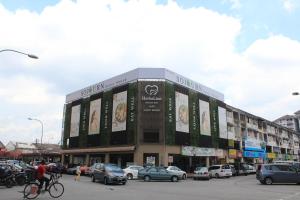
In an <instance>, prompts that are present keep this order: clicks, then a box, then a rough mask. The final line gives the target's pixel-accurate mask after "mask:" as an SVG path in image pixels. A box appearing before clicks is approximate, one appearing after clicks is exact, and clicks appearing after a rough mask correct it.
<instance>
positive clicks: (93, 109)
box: [88, 99, 101, 135]
mask: <svg viewBox="0 0 300 200" xmlns="http://www.w3.org/2000/svg"><path fill="white" fill-rule="evenodd" d="M100 114H101V99H96V100H94V101H91V102H90V116H89V133H88V134H89V135H93V134H98V133H99V132H100V117H101V116H100Z"/></svg>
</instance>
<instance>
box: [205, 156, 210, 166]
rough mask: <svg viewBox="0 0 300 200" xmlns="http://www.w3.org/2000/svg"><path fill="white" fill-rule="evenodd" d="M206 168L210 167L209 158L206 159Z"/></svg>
mask: <svg viewBox="0 0 300 200" xmlns="http://www.w3.org/2000/svg"><path fill="white" fill-rule="evenodd" d="M206 167H209V157H208V156H207V157H206Z"/></svg>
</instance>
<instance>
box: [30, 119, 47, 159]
mask: <svg viewBox="0 0 300 200" xmlns="http://www.w3.org/2000/svg"><path fill="white" fill-rule="evenodd" d="M28 120H33V121H37V122H39V123H40V124H41V126H42V136H41V148H40V150H42V144H43V134H44V125H43V122H42V121H41V120H39V119H34V118H31V117H28ZM40 157H41V152H40Z"/></svg>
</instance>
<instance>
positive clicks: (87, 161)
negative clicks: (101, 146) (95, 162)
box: [85, 153, 90, 166]
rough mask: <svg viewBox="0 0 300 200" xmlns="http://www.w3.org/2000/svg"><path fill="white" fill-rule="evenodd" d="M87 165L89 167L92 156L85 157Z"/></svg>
mask: <svg viewBox="0 0 300 200" xmlns="http://www.w3.org/2000/svg"><path fill="white" fill-rule="evenodd" d="M85 165H87V166H89V165H90V154H88V153H87V154H86V155H85Z"/></svg>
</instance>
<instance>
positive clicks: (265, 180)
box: [256, 164, 300, 185]
mask: <svg viewBox="0 0 300 200" xmlns="http://www.w3.org/2000/svg"><path fill="white" fill-rule="evenodd" d="M256 179H257V180H258V181H259V182H260V183H261V184H267V185H271V184H273V183H297V184H300V173H299V170H298V169H297V168H296V167H294V166H291V165H289V164H261V165H259V166H258V167H257V171H256Z"/></svg>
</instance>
